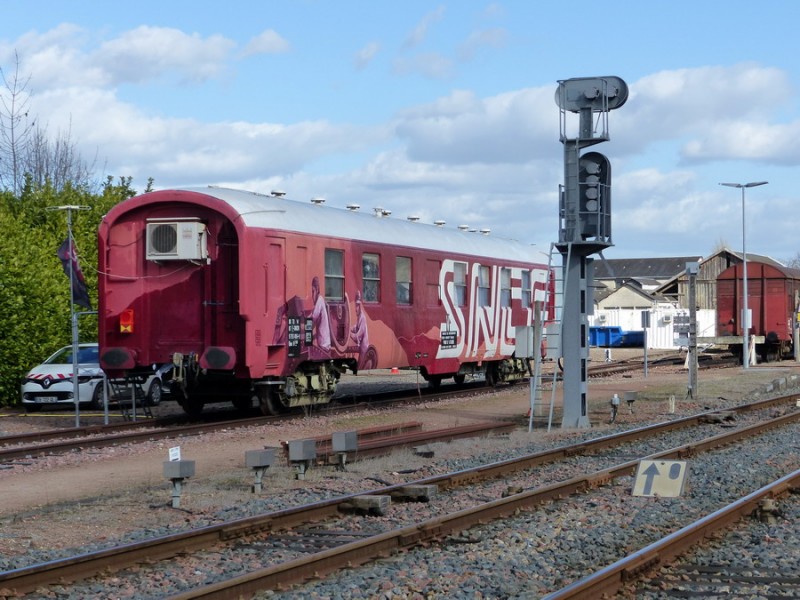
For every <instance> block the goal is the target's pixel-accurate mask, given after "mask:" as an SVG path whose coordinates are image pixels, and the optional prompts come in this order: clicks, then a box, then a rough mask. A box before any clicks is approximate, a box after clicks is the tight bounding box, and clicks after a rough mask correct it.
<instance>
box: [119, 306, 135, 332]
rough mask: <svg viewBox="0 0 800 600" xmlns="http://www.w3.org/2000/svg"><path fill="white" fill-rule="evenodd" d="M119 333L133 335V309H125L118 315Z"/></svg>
mask: <svg viewBox="0 0 800 600" xmlns="http://www.w3.org/2000/svg"><path fill="white" fill-rule="evenodd" d="M119 332H120V333H133V309H132V308H126V309H125V310H123V311H122V313H120V315H119Z"/></svg>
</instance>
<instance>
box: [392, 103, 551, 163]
mask: <svg viewBox="0 0 800 600" xmlns="http://www.w3.org/2000/svg"><path fill="white" fill-rule="evenodd" d="M544 108H546V110H543V109H544ZM555 115H556V110H555V104H554V102H553V90H552V88H530V89H526V90H520V91H517V92H508V93H505V94H500V95H497V96H493V97H490V98H484V99H481V98H478V97H477V96H475V95H474V94H473V93H472V92H469V91H463V90H459V91H455V92H453V93H452V94H451V95H450V96H448V97H446V98H440V99H439V100H437V101H436V102H434V103H432V104H428V105H424V106H418V107H415V108H414V109H413V110H410V111H406V112H404V113H402V114H401V115H400V120H399V122H398V125H397V135H398V136H399V137H400V138H401V139H402V140H404V141H406V143H407V147H408V153H409V156H410V157H411V158H413V159H414V160H420V161H437V162H443V163H476V162H477V163H487V164H496V163H517V164H518V163H524V162H527V161H529V160H531V159H532V158H548V157H550V156H553V155H557V154H558V152H559V149H558V146H557V141H558V122H557V120H556V119H555ZM544 140H547V141H549V142H551V143H550V144H546V143H543V142H544Z"/></svg>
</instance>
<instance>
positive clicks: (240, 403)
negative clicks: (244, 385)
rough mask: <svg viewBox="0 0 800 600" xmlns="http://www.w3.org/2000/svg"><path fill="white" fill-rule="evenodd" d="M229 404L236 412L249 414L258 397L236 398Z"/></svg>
mask: <svg viewBox="0 0 800 600" xmlns="http://www.w3.org/2000/svg"><path fill="white" fill-rule="evenodd" d="M231 402H232V403H233V406H234V408H235V409H236V410H239V411H241V412H249V411H250V409H251V408H253V404H255V403H256V402H258V396H256V395H252V396H236V397H235V398H234V399H233V400H231Z"/></svg>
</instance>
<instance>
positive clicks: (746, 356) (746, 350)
mask: <svg viewBox="0 0 800 600" xmlns="http://www.w3.org/2000/svg"><path fill="white" fill-rule="evenodd" d="M767 183H769V182H768V181H751V182H750V183H720V185H725V186H728V187H734V188H741V190H742V358H743V360H742V366H743V368H745V369H746V368H747V367H749V366H750V311H749V310H748V308H747V249H746V243H747V236H746V235H745V223H746V220H745V212H744V190H745V188H751V187H756V186H759V185H766V184H767Z"/></svg>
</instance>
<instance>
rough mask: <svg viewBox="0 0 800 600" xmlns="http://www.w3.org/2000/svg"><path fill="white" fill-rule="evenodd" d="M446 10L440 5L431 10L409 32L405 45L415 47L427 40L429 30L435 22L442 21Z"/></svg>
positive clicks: (405, 46)
mask: <svg viewBox="0 0 800 600" xmlns="http://www.w3.org/2000/svg"><path fill="white" fill-rule="evenodd" d="M444 11H445V7H444V6H439V7H437V8H436V10H434V11H431V12H429V13H428V14H426V15H425V16H424V17H422V19H421V20H420V22H419V23H417V25H416V26H415V27H414V29H412V30H411V31H410V32H409V34H408V36H406V40H405V42H404V43H403V47H404V48H414V47H416V46H419V45H420V44H421V43H422V42H423V41H425V38H426V37H427V35H428V30H429V29H430V28H431V26H432V25H433V24H434V23H436V22H438V21H441V19H442V17H444Z"/></svg>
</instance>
